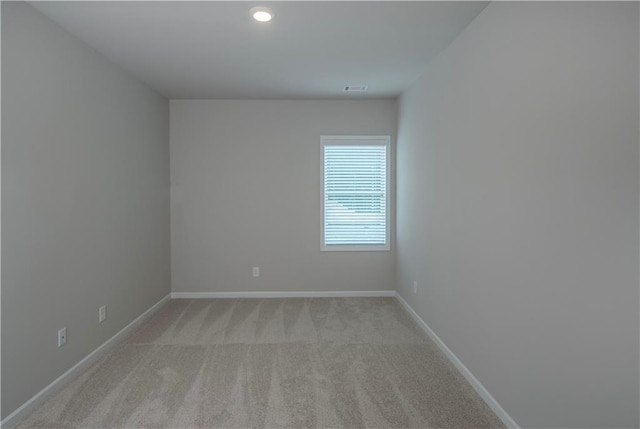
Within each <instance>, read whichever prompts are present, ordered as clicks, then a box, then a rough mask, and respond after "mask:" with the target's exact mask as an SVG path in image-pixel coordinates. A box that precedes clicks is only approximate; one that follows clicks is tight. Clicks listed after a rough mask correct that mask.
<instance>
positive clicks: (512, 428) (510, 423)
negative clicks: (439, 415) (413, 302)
mask: <svg viewBox="0 0 640 429" xmlns="http://www.w3.org/2000/svg"><path fill="white" fill-rule="evenodd" d="M395 297H396V299H397V300H398V302H400V304H401V305H402V306H403V307H404V309H405V310H407V312H408V313H409V314H410V315H411V317H413V319H414V320H415V321H416V322H417V323H418V325H420V327H421V328H422V330H424V332H425V333H426V334H427V335H428V336H429V337H430V338H431V339H432V340H433V341H434V342H435V343H436V344H437V345H438V347H440V349H441V350H442V351H443V352H444V354H445V355H446V356H447V358H449V360H450V361H451V362H452V363H453V364H454V365H455V367H456V368H457V369H458V371H460V372H461V373H462V375H463V376H464V378H466V379H467V381H468V382H469V384H471V387H473V388H474V390H475V391H476V392H478V395H480V397H481V398H482V399H483V400H484V401H485V402H486V403H487V405H488V406H489V408H491V410H492V411H493V412H494V413H495V414H496V415H497V416H498V417H499V418H500V420H502V422H503V423H504V424H505V426H506V427H507V428H509V429H520V426H518V424H517V423H516V422H515V420H513V419H512V418H511V416H510V415H509V414H507V412H506V411H505V410H504V408H502V406H501V405H500V404H499V403H498V401H496V399H495V398H494V397H493V396H491V394H490V393H489V391H488V390H487V389H486V388H485V387H484V386H483V385H482V384H481V383H480V381H478V379H477V378H476V377H475V376H474V375H473V374H472V373H471V371H469V369H468V368H467V367H466V366H465V365H464V364H463V363H462V361H461V360H460V359H458V357H457V356H456V355H455V354H453V352H452V351H451V349H450V348H449V347H447V345H446V344H445V343H444V341H442V340H441V339H440V337H438V336H437V335H436V333H435V332H433V330H432V329H431V328H430V327H429V325H427V323H426V322H425V321H424V320H422V317H420V316H419V315H418V313H416V312H415V310H414V309H413V308H411V306H410V305H409V304H407V301H405V300H404V298H402V296H400V294H399V293H398V292H396V293H395Z"/></svg>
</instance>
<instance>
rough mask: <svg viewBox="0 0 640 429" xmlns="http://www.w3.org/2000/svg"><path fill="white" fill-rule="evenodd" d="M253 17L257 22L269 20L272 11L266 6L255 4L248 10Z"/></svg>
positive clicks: (271, 16) (271, 17)
mask: <svg viewBox="0 0 640 429" xmlns="http://www.w3.org/2000/svg"><path fill="white" fill-rule="evenodd" d="M249 13H251V16H253V19H255V20H256V21H259V22H269V21H271V20H272V19H273V16H274V15H273V11H272V10H271V9H269V8H268V7H262V6H257V7H254V8H251V10H250V11H249Z"/></svg>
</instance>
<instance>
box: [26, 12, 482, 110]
mask: <svg viewBox="0 0 640 429" xmlns="http://www.w3.org/2000/svg"><path fill="white" fill-rule="evenodd" d="M31 4H32V5H33V6H35V7H36V8H37V9H38V10H40V11H41V12H42V13H44V14H45V15H47V16H48V17H49V18H51V19H52V20H53V21H55V22H56V23H58V24H59V25H61V26H62V27H64V28H66V29H67V30H68V31H70V32H71V33H73V34H74V35H76V36H77V37H78V38H80V39H81V40H83V41H84V42H86V43H87V44H89V45H90V46H92V47H94V48H95V49H96V50H98V51H99V52H100V53H102V54H103V55H104V56H106V57H107V58H109V59H110V60H112V61H113V62H115V63H117V64H119V65H120V66H121V67H122V68H123V69H125V70H127V71H129V72H130V73H132V74H133V75H135V76H137V77H138V78H140V79H141V80H143V81H144V82H146V83H147V84H148V85H150V86H151V87H152V88H154V89H156V90H157V91H158V92H160V93H161V94H163V95H165V96H166V97H168V98H173V99H176V98H221V99H224V98H238V99H241V98H250V99H257V98H354V97H355V98H363V97H366V98H383V97H395V96H397V95H399V94H400V93H401V92H402V91H403V90H404V89H406V88H407V87H408V86H409V85H410V84H411V83H413V82H414V81H415V80H416V79H417V78H418V77H419V76H420V74H421V73H422V72H424V70H425V68H426V66H427V64H428V62H429V61H430V59H431V58H433V57H434V56H435V55H436V54H437V53H438V52H440V51H441V50H442V49H443V48H445V47H446V46H447V45H448V44H449V43H451V42H452V41H453V39H455V37H456V36H457V35H458V34H459V33H460V32H461V31H462V30H463V29H464V28H465V27H466V26H467V25H468V24H469V23H470V22H471V21H472V20H473V19H474V18H475V17H476V16H477V15H478V14H479V13H480V12H481V11H482V9H483V8H484V7H485V6H486V5H487V2H395V1H389V2H360V1H355V2H346V1H344V2H325V1H300V2H292V1H289V2H287V1H285V2H260V3H259V2H255V1H251V2H241V1H228V2H185V1H171V2H156V1H151V2H149V1H146V2H110V1H104V2H102V1H100V2H58V1H49V2H31ZM257 5H260V6H269V7H271V8H272V9H273V10H274V12H275V15H276V16H275V19H274V20H273V21H271V22H270V23H267V24H264V23H258V22H256V21H254V20H253V19H252V18H251V17H250V15H249V9H250V8H251V7H253V6H257ZM360 84H364V85H368V86H369V89H368V91H367V92H366V93H364V94H358V95H347V94H345V93H344V92H343V91H342V89H343V88H344V86H345V85H360Z"/></svg>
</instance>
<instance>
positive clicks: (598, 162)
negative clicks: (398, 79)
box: [397, 2, 639, 428]
mask: <svg viewBox="0 0 640 429" xmlns="http://www.w3.org/2000/svg"><path fill="white" fill-rule="evenodd" d="M638 114H639V109H638V4H637V3H625V4H623V3H577V2H576V3H552V2H550V3H528V2H527V3H525V2H513V3H511V2H506V3H492V4H490V5H489V6H488V7H487V8H486V9H485V10H484V11H483V12H482V13H481V14H480V15H479V16H478V17H477V18H476V20H475V21H473V22H472V23H471V24H470V25H469V27H467V29H466V30H465V31H464V32H463V33H462V34H461V35H460V36H459V37H458V39H456V41H455V42H454V43H453V44H452V45H450V46H449V47H448V48H447V49H445V50H444V51H443V52H442V53H441V54H440V55H439V56H438V57H437V58H436V59H435V60H434V61H433V62H432V63H431V64H430V66H429V68H428V70H427V71H426V73H425V74H424V75H423V76H422V77H421V78H420V80H419V81H417V82H416V83H415V84H414V85H413V86H412V87H411V88H410V89H409V90H408V91H406V92H405V93H404V94H403V95H402V97H401V99H400V102H399V124H398V125H399V128H398V145H397V172H398V173H397V187H398V193H397V263H398V266H397V273H398V284H397V288H398V291H399V293H400V294H401V295H402V296H403V297H404V299H405V300H406V301H407V302H409V304H410V305H411V306H412V307H413V308H414V309H415V310H416V311H417V312H418V314H419V315H420V316H421V317H422V318H423V319H424V320H425V321H426V322H427V324H428V325H429V326H430V327H431V328H432V329H433V330H434V331H435V332H436V334H437V335H438V336H440V338H441V339H442V340H443V341H444V342H445V343H446V344H447V345H448V346H449V348H450V349H451V350H452V351H453V352H454V353H455V354H456V355H457V356H458V357H459V358H460V360H461V361H462V362H463V363H464V364H465V365H466V366H467V367H468V368H469V369H470V370H471V372H472V373H473V374H474V375H475V376H476V377H477V378H478V379H479V381H480V382H481V383H482V384H483V385H484V386H485V387H486V388H487V389H488V391H489V392H490V393H491V394H492V395H493V396H494V397H495V398H496V399H497V400H498V402H499V403H500V404H501V405H502V406H503V407H504V408H505V409H506V411H507V412H508V413H509V414H510V415H511V417H512V418H513V419H515V421H516V422H517V423H518V424H519V425H521V426H522V427H573V428H578V427H580V428H585V427H638V325H639V323H638V256H639V255H638V221H639V218H638V193H639V185H638V179H639V175H638V152H639V151H638V137H639V136H638ZM414 280H416V281H417V282H418V292H417V294H414V293H413V291H412V287H411V286H412V282H413V281H414Z"/></svg>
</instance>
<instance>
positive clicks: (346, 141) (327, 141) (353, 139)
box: [320, 135, 391, 252]
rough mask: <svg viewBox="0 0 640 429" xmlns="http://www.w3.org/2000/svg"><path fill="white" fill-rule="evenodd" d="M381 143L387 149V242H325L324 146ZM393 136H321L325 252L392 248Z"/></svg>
mask: <svg viewBox="0 0 640 429" xmlns="http://www.w3.org/2000/svg"><path fill="white" fill-rule="evenodd" d="M340 144H343V145H350V146H354V145H363V146H370V145H380V146H385V147H386V149H387V156H386V161H387V172H386V173H387V174H386V184H387V189H386V209H385V210H386V212H385V217H386V231H385V242H386V244H375V245H371V244H362V245H331V246H325V244H324V147H325V146H326V145H340ZM390 167H391V137H390V136H364V135H359V136H320V250H321V251H323V252H341V251H342V252H344V251H348V252H358V251H360V252H388V251H390V250H391V234H390V231H391V218H390V215H391V210H390V206H391V182H390V180H391V168H390Z"/></svg>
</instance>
